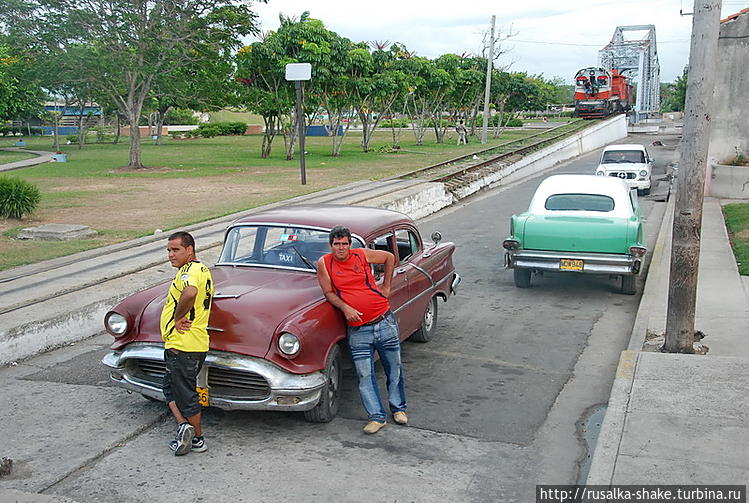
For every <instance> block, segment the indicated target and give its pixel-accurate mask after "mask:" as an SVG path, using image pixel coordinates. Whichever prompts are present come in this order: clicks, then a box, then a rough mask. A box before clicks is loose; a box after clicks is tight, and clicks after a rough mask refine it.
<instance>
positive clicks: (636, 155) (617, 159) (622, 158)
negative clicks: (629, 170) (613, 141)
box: [601, 150, 645, 164]
mask: <svg viewBox="0 0 749 503" xmlns="http://www.w3.org/2000/svg"><path fill="white" fill-rule="evenodd" d="M635 162H639V163H644V162H645V154H644V153H643V151H642V150H607V151H606V152H604V153H603V158H602V159H601V163H609V164H610V163H614V164H616V163H635Z"/></svg>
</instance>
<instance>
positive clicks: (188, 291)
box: [174, 285, 198, 333]
mask: <svg viewBox="0 0 749 503" xmlns="http://www.w3.org/2000/svg"><path fill="white" fill-rule="evenodd" d="M197 296H198V289H197V288H196V287H194V286H192V285H188V286H186V287H185V289H184V290H182V294H181V295H180V296H179V301H178V302H177V308H176V309H175V310H174V328H175V329H176V330H177V332H179V333H182V332H184V331H185V330H189V329H190V327H191V326H192V321H190V320H188V319H187V318H185V316H187V313H189V312H190V310H191V309H192V308H193V306H195V299H196V298H197Z"/></svg>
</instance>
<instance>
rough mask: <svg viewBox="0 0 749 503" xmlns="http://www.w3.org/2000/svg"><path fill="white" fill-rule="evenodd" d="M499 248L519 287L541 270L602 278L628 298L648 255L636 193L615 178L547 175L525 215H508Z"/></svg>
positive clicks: (529, 281) (632, 292)
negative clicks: (617, 284) (614, 281)
mask: <svg viewBox="0 0 749 503" xmlns="http://www.w3.org/2000/svg"><path fill="white" fill-rule="evenodd" d="M502 246H503V247H504V248H505V250H506V253H505V267H507V268H510V269H512V270H513V273H514V278H515V286H517V287H518V288H528V287H529V286H530V285H531V275H532V274H534V273H536V274H538V273H543V272H545V271H554V272H569V273H578V274H581V273H582V274H607V275H614V276H619V277H621V292H622V293H624V294H628V295H633V294H634V293H635V292H636V282H635V280H636V277H637V275H638V274H639V273H640V270H641V269H642V262H643V256H644V255H645V253H646V252H647V248H645V240H644V229H643V224H642V221H641V219H640V207H639V205H638V204H637V192H636V190H634V189H630V187H629V186H628V185H627V183H626V182H625V181H624V180H621V179H619V178H614V177H603V176H595V175H554V176H550V177H549V178H547V179H545V180H544V181H543V182H541V185H539V187H538V189H536V193H535V194H534V196H533V199H532V200H531V204H530V207H529V208H528V211H526V212H525V213H521V214H519V215H513V216H512V219H511V221H510V236H509V237H508V238H507V239H505V240H504V242H503V243H502Z"/></svg>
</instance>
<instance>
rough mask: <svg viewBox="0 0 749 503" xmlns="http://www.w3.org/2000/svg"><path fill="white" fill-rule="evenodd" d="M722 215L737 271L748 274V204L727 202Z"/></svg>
mask: <svg viewBox="0 0 749 503" xmlns="http://www.w3.org/2000/svg"><path fill="white" fill-rule="evenodd" d="M723 216H724V217H725V219H726V227H727V228H728V234H729V237H730V239H731V246H732V247H733V255H734V257H736V263H737V264H738V266H739V272H740V273H741V274H743V275H749V204H747V203H737V204H727V205H725V206H723Z"/></svg>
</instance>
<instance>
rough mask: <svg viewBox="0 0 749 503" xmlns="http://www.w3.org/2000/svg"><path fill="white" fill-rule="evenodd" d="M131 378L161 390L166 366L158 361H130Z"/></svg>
mask: <svg viewBox="0 0 749 503" xmlns="http://www.w3.org/2000/svg"><path fill="white" fill-rule="evenodd" d="M130 361H131V362H132V367H131V371H132V373H133V377H136V378H137V379H139V380H141V381H145V382H147V383H149V384H151V385H153V386H157V387H158V388H161V384H162V383H163V382H164V374H165V373H166V365H165V364H164V362H162V361H159V360H130Z"/></svg>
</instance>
